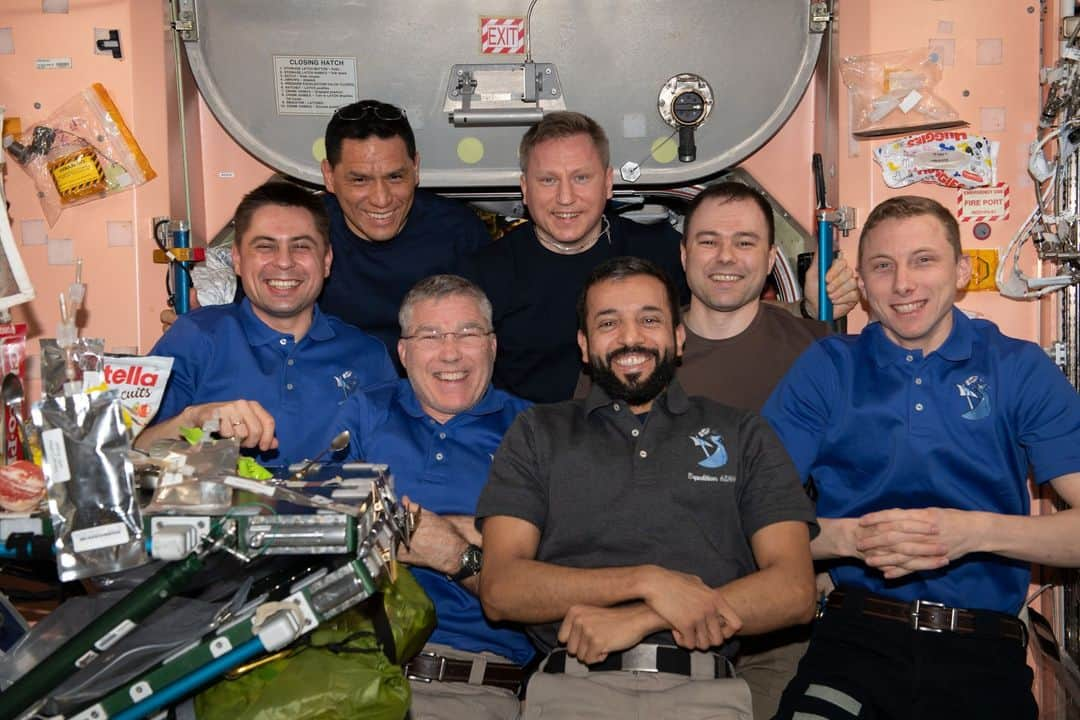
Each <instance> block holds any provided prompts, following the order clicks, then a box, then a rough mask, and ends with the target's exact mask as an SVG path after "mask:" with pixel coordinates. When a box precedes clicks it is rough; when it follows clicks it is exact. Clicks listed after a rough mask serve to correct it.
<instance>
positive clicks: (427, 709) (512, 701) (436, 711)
mask: <svg viewBox="0 0 1080 720" xmlns="http://www.w3.org/2000/svg"><path fill="white" fill-rule="evenodd" d="M424 652H433V653H436V654H438V655H442V656H443V657H448V658H454V659H455V660H473V659H475V658H478V657H481V654H480V653H470V652H462V651H461V650H455V649H454V648H452V647H449V646H446V645H438V644H435V643H429V644H427V645H425V646H424ZM482 656H483V657H485V658H487V660H488V661H490V662H498V663H509V662H510V661H509V660H507V659H506V658H504V657H500V656H499V655H495V654H494V653H483V654H482ZM409 687H410V688H411V689H412V707H411V709H410V710H409V715H408V718H409V719H410V720H517V718H518V717H519V715H520V711H521V703H520V702H519V701H518V699H517V696H516V695H514V693H512V692H510V691H509V690H504V689H503V688H497V687H492V686H490V685H470V684H468V683H446V682H429V683H428V682H424V681H423V680H410V681H409Z"/></svg>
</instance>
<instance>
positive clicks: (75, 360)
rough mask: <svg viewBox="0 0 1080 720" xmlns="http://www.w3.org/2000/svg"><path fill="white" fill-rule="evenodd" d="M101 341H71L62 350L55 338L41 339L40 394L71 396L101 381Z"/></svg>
mask: <svg viewBox="0 0 1080 720" xmlns="http://www.w3.org/2000/svg"><path fill="white" fill-rule="evenodd" d="M104 356H105V341H104V340H102V339H101V338H82V337H81V338H75V343H74V344H73V345H72V346H71V347H70V348H62V347H60V346H59V345H58V344H57V343H56V338H41V394H42V396H44V397H56V396H57V395H71V394H73V393H78V392H83V391H85V390H89V389H91V388H93V387H94V386H96V385H100V384H101V383H102V382H104V380H105V362H104Z"/></svg>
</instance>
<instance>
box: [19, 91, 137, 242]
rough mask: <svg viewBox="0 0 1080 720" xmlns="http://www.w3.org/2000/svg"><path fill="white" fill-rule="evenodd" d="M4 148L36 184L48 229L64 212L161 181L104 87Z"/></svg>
mask: <svg viewBox="0 0 1080 720" xmlns="http://www.w3.org/2000/svg"><path fill="white" fill-rule="evenodd" d="M4 147H6V148H7V151H8V153H9V154H10V155H11V157H12V158H14V159H15V161H16V162H17V163H18V164H19V165H20V166H21V167H22V169H23V170H25V171H26V172H27V174H28V175H30V177H31V178H32V179H33V181H34V185H35V187H36V188H37V191H38V197H39V198H40V199H41V207H42V210H44V212H45V219H46V220H47V221H48V223H49V225H50V226H51V225H54V224H56V221H57V219H58V218H59V217H60V213H61V211H63V210H64V208H67V207H71V206H72V205H81V204H82V203H86V202H90V201H91V200H97V199H98V198H102V197H105V196H106V195H110V194H112V193H114V192H120V191H122V190H127V189H128V188H132V187H135V186H136V185H142V184H143V183H145V182H148V181H149V180H152V179H153V178H154V177H156V175H157V173H155V172H154V169H153V168H152V167H150V161H149V160H147V159H146V156H145V155H144V154H143V151H142V149H141V148H140V147H139V143H138V142H136V140H135V136H134V135H132V134H131V130H130V129H129V128H128V126H127V124H126V123H125V122H124V118H123V117H121V116H120V111H119V110H117V108H116V105H115V104H114V103H113V101H112V98H111V97H109V93H108V92H107V91H106V90H105V87H104V86H103V85H101V84H100V83H95V84H94V85H91V86H90V87H89V88H87V89H86V90H83V91H82V92H81V93H79V94H78V95H76V96H75V97H73V98H71V99H70V100H68V101H67V102H65V103H64V104H63V105H61V106H60V107H59V108H57V110H56V112H54V113H53V114H52V115H50V116H49V117H48V118H47V119H46V120H43V121H42V122H39V123H35V124H34V125H33V127H31V128H30V130H28V131H27V132H25V133H23V134H22V135H19V136H18V137H15V136H7V137H5V138H4Z"/></svg>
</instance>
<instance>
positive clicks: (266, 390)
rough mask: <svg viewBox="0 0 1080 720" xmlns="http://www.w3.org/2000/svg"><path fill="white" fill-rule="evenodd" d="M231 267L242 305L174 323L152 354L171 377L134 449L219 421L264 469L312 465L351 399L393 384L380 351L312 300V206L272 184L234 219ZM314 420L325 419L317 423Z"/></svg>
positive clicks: (318, 223) (304, 196)
mask: <svg viewBox="0 0 1080 720" xmlns="http://www.w3.org/2000/svg"><path fill="white" fill-rule="evenodd" d="M234 223H235V225H236V237H237V241H236V244H235V245H234V246H233V251H232V252H233V267H235V268H236V273H237V275H239V276H240V281H241V283H242V284H243V287H244V292H245V294H246V297H245V299H244V300H243V301H242V302H240V303H233V304H230V305H215V306H212V307H207V308H200V309H198V310H195V311H193V312H191V313H188V314H186V315H183V316H181V317H180V318H179V319H177V321H176V323H175V324H174V325H173V326H172V327H171V328H170V329H169V331H168V332H167V333H166V334H165V335H164V337H162V338H161V339H160V340H159V341H158V342H157V344H156V345H154V348H153V349H152V350H151V354H153V355H167V356H170V357H172V358H173V359H174V360H173V370H172V375H171V376H170V378H169V384H168V386H167V387H166V389H165V397H164V399H163V400H162V404H161V408H160V410H159V411H158V414H157V418H156V419H155V423H154V424H153V425H152V426H150V427H149V428H147V429H146V430H144V431H143V432H142V434H140V436H139V438H138V441H137V442H136V446H138V447H147V446H149V445H150V444H151V443H152V442H153V441H154V440H156V439H158V438H162V437H177V436H178V432H179V429H180V428H181V427H200V426H202V425H204V424H205V423H207V422H208V421H210V420H215V419H216V420H218V421H219V424H220V430H219V433H220V435H221V436H222V437H234V436H235V437H237V438H239V440H240V444H241V446H243V447H244V448H246V449H247V452H249V453H250V454H254V455H255V457H256V458H257V459H258V460H259V462H261V463H263V464H267V465H285V464H288V463H291V462H296V461H299V460H303V459H304V458H305V457H312V456H314V455H315V454H316V453H317V452H319V450H320V449H322V448H323V447H325V446H326V444H327V443H328V441H329V438H330V436H329V435H328V434H327V433H328V424H327V421H328V420H330V419H331V418H332V417H333V415H334V413H335V412H336V411H337V408H338V406H339V405H341V404H342V403H343V402H344V401H345V400H346V399H347V398H348V397H349V396H350V395H352V394H353V392H354V391H356V390H358V389H360V388H363V387H365V386H367V385H371V384H374V383H378V382H383V381H385V380H388V379H391V378H395V377H397V375H396V373H395V372H394V367H393V364H392V363H391V362H390V357H389V356H388V355H387V353H386V349H385V347H384V346H383V344H382V343H381V342H379V341H378V340H376V339H375V338H373V337H371V336H370V335H367V334H366V333H364V332H363V331H361V330H359V329H357V328H355V327H353V326H351V325H347V324H346V323H344V322H342V321H341V320H338V319H337V318H336V317H333V316H330V315H325V314H323V313H322V312H321V311H320V310H319V307H318V305H317V304H316V302H315V299H316V298H317V297H318V295H319V292H320V291H321V290H322V286H323V280H324V279H325V277H326V276H327V274H328V273H329V272H330V263H331V261H332V259H333V253H332V251H331V249H330V245H329V242H328V240H327V237H328V227H329V219H328V218H327V215H326V210H325V208H324V207H323V204H322V201H321V200H319V199H318V198H317V197H315V196H314V195H312V194H311V193H309V192H308V191H306V190H304V189H303V188H300V187H297V186H295V185H290V184H288V183H283V182H270V183H266V184H264V185H262V186H261V187H258V188H256V189H255V190H253V191H251V192H250V193H248V194H247V195H246V196H245V197H244V199H243V200H242V201H241V202H240V205H239V206H238V207H237V209H236V215H235V216H234ZM319 418H323V419H324V420H323V421H322V422H319Z"/></svg>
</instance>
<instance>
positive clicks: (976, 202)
mask: <svg viewBox="0 0 1080 720" xmlns="http://www.w3.org/2000/svg"><path fill="white" fill-rule="evenodd" d="M956 217H957V219H958V220H960V221H961V222H994V221H996V220H1008V219H1009V186H1008V185H1007V184H1006V183H998V184H997V185H991V186H989V187H982V188H969V189H967V190H960V191H959V192H958V193H956Z"/></svg>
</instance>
